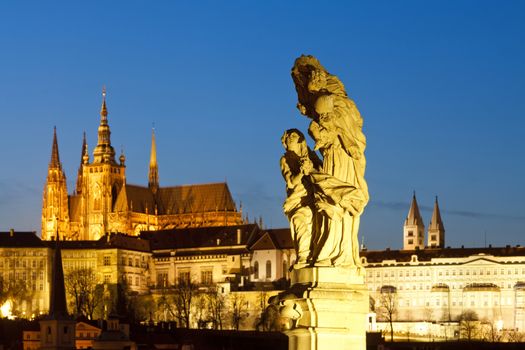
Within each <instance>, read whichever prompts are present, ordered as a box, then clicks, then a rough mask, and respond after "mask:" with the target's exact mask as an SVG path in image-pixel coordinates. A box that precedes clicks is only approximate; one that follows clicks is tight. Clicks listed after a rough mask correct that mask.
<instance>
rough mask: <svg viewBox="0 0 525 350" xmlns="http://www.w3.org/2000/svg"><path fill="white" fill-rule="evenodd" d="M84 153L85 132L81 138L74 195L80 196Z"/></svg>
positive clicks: (85, 143)
mask: <svg viewBox="0 0 525 350" xmlns="http://www.w3.org/2000/svg"><path fill="white" fill-rule="evenodd" d="M86 153H87V141H86V132H85V131H84V136H83V138H82V150H81V152H80V166H79V167H78V173H77V185H76V188H75V193H76V194H80V193H81V192H82V165H83V164H84V155H85V154H86Z"/></svg>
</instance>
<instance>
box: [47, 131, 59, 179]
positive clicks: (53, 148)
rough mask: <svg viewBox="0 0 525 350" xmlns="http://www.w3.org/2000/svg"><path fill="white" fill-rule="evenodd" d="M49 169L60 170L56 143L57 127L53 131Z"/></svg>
mask: <svg viewBox="0 0 525 350" xmlns="http://www.w3.org/2000/svg"><path fill="white" fill-rule="evenodd" d="M49 168H50V169H61V168H62V166H61V164H60V157H59V155H58V141H57V127H56V126H55V127H54V129H53V146H51V161H50V162H49Z"/></svg>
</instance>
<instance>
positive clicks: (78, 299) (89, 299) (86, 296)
mask: <svg viewBox="0 0 525 350" xmlns="http://www.w3.org/2000/svg"><path fill="white" fill-rule="evenodd" d="M64 283H65V287H66V293H67V294H68V296H69V297H70V299H71V301H70V303H71V304H72V305H73V309H74V310H73V314H75V315H76V316H80V315H83V316H86V317H87V318H89V319H93V315H94V313H95V310H96V308H97V307H98V306H99V304H100V303H101V301H102V287H101V286H100V285H98V284H97V275H96V273H95V271H94V270H93V269H92V268H79V269H74V270H71V271H70V272H68V273H67V274H66V275H65V277H64Z"/></svg>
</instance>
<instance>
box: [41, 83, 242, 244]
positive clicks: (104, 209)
mask: <svg viewBox="0 0 525 350" xmlns="http://www.w3.org/2000/svg"><path fill="white" fill-rule="evenodd" d="M105 95H106V94H105V91H104V92H103V100H102V108H101V110H100V125H99V127H98V142H97V145H96V147H95V148H94V150H93V158H92V159H90V155H89V152H88V146H87V142H86V137H85V134H84V140H83V143H82V152H81V162H80V166H79V169H78V175H77V181H76V188H75V190H74V192H73V194H68V191H67V186H66V175H65V174H64V171H63V169H62V164H61V163H60V157H59V152H58V141H57V133H56V128H55V131H54V134H53V145H52V149H51V161H50V162H49V168H48V174H47V180H46V184H45V188H44V195H43V204H42V239H45V240H47V239H51V238H53V237H54V235H55V233H56V232H57V230H58V231H59V232H61V233H63V234H64V238H65V239H67V240H97V239H99V238H100V237H102V236H103V235H104V234H105V233H107V232H120V233H127V234H130V235H138V234H139V233H140V231H145V230H160V229H173V228H184V227H202V226H224V225H226V226H228V225H238V224H241V223H242V213H241V212H240V211H237V208H236V205H235V202H234V201H233V199H232V196H231V193H230V191H229V189H228V186H227V184H226V183H213V184H202V185H187V186H173V187H160V185H159V171H158V165H157V152H156V145H155V134H154V133H152V140H151V157H150V164H149V179H148V186H147V187H144V186H137V185H131V184H128V183H126V165H125V161H126V158H125V156H124V154H121V155H120V157H119V158H118V162H117V160H116V159H115V150H114V148H113V146H111V138H110V136H111V131H110V128H109V124H108V110H107V107H106V98H105Z"/></svg>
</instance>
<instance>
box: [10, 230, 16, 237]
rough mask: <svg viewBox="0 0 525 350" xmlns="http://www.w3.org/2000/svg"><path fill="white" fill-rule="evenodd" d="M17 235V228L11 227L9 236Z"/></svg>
mask: <svg viewBox="0 0 525 350" xmlns="http://www.w3.org/2000/svg"><path fill="white" fill-rule="evenodd" d="M14 235H15V230H14V229H12V228H11V229H9V237H14Z"/></svg>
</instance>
